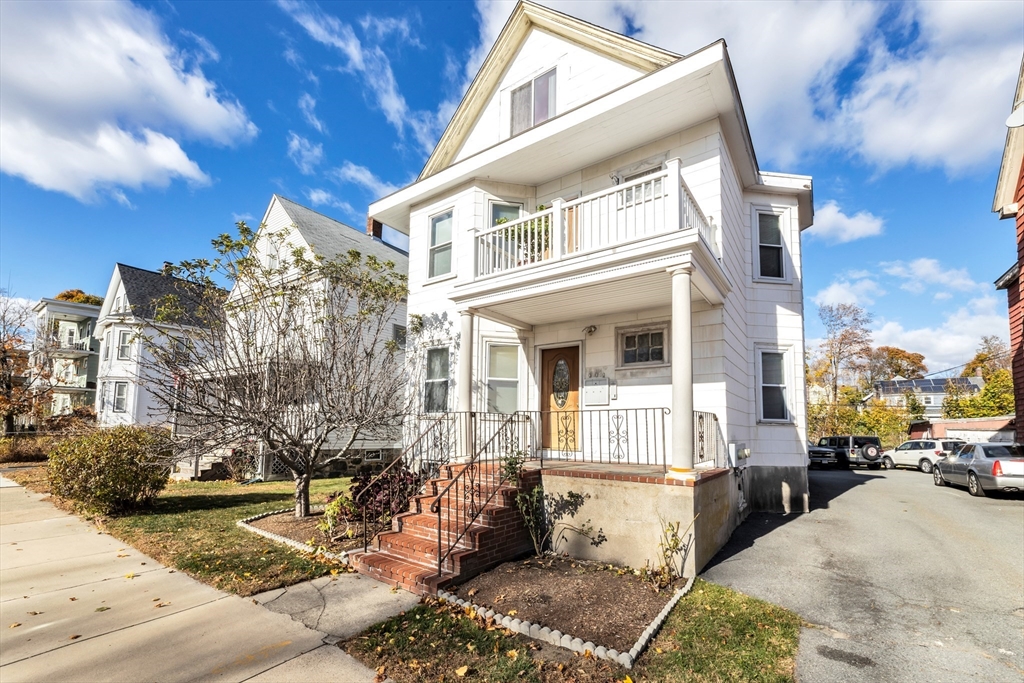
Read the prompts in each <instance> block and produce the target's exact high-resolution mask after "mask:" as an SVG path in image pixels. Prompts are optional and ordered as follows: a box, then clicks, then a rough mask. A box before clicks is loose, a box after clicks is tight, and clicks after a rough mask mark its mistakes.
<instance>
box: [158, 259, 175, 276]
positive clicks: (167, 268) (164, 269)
mask: <svg viewBox="0 0 1024 683" xmlns="http://www.w3.org/2000/svg"><path fill="white" fill-rule="evenodd" d="M173 267H174V264H173V263H171V262H170V261H164V265H163V266H161V267H160V274H161V275H170V274H171V268H173Z"/></svg>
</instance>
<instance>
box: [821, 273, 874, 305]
mask: <svg viewBox="0 0 1024 683" xmlns="http://www.w3.org/2000/svg"><path fill="white" fill-rule="evenodd" d="M883 294H885V290H884V289H882V287H881V286H880V285H879V284H878V283H877V282H875V281H874V280H872V279H871V278H868V277H854V273H848V274H847V275H846V276H841V277H839V278H837V279H836V280H835V281H833V282H832V284H830V285H829V286H828V287H826V288H825V289H823V290H821V291H820V292H818V293H817V294H815V295H814V296H813V297H811V300H812V301H814V303H816V304H818V305H819V306H829V305H835V304H857V305H858V306H869V305H871V304H873V303H875V299H876V298H877V297H880V296H882V295H883Z"/></svg>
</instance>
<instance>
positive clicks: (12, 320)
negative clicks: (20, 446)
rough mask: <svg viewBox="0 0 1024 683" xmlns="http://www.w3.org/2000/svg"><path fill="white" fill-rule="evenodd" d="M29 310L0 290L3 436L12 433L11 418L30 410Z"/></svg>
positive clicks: (0, 399) (0, 388) (0, 406)
mask: <svg viewBox="0 0 1024 683" xmlns="http://www.w3.org/2000/svg"><path fill="white" fill-rule="evenodd" d="M33 321H34V316H33V314H32V308H31V307H30V306H29V304H28V302H27V301H25V300H24V299H19V298H17V297H14V296H10V295H9V294H8V292H7V291H6V290H3V289H0V415H2V416H3V420H4V433H5V434H9V433H10V432H13V431H14V418H15V417H17V416H18V415H24V414H26V413H28V412H30V411H31V410H32V407H33V393H32V390H31V387H30V385H29V383H28V378H27V374H28V358H29V356H28V354H29V348H30V346H31V344H32V340H33V337H34V328H33Z"/></svg>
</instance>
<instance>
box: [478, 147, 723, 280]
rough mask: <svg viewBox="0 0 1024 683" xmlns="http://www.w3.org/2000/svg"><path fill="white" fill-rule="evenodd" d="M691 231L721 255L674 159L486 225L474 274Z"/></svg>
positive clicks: (485, 274)
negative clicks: (629, 177)
mask: <svg viewBox="0 0 1024 683" xmlns="http://www.w3.org/2000/svg"><path fill="white" fill-rule="evenodd" d="M678 230H683V231H687V230H692V231H694V232H696V233H697V234H698V235H699V236H700V238H701V239H702V240H703V241H704V243H705V244H706V245H707V247H708V248H709V249H710V250H711V252H712V253H713V254H715V257H716V258H720V256H721V255H720V254H719V251H718V245H717V239H716V235H715V230H716V227H715V225H714V223H712V222H711V221H709V220H708V219H707V217H706V216H705V215H704V213H703V212H702V211H701V209H700V207H699V206H698V205H697V201H696V200H695V199H694V198H693V194H691V192H690V189H689V188H688V187H687V186H686V181H684V180H683V178H682V176H681V175H680V172H679V162H678V160H676V159H673V160H672V161H670V162H669V163H668V168H667V169H666V170H664V171H661V172H660V173H654V174H651V175H647V176H643V177H641V178H637V179H635V180H632V181H630V182H628V183H624V184H622V185H616V186H615V187H612V188H609V189H607V190H602V191H600V192H595V193H593V194H590V195H586V196H584V197H580V198H578V199H574V200H572V201H569V202H563V201H562V200H558V199H556V200H555V201H554V202H553V204H552V206H550V207H548V208H545V209H543V210H542V211H539V212H538V213H534V214H530V215H528V216H524V217H522V218H519V219H518V220H514V221H510V222H508V223H502V224H500V225H496V226H494V227H492V228H488V229H487V230H484V231H482V232H480V233H478V234H477V236H476V251H475V254H476V270H475V276H476V277H488V276H491V275H498V274H501V273H506V272H509V271H513V270H518V269H520V268H526V267H529V266H533V265H536V264H539V263H546V262H551V261H558V260H561V259H563V258H567V257H570V256H577V255H580V254H588V253H594V252H597V251H600V250H603V249H607V248H609V247H613V246H618V245H622V244H627V243H629V242H634V241H636V240H641V239H645V238H648V237H653V236H655V235H661V234H666V233H669V232H674V231H678Z"/></svg>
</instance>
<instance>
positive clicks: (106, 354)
mask: <svg viewBox="0 0 1024 683" xmlns="http://www.w3.org/2000/svg"><path fill="white" fill-rule="evenodd" d="M103 360H110V332H107V334H106V335H104V337H103Z"/></svg>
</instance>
